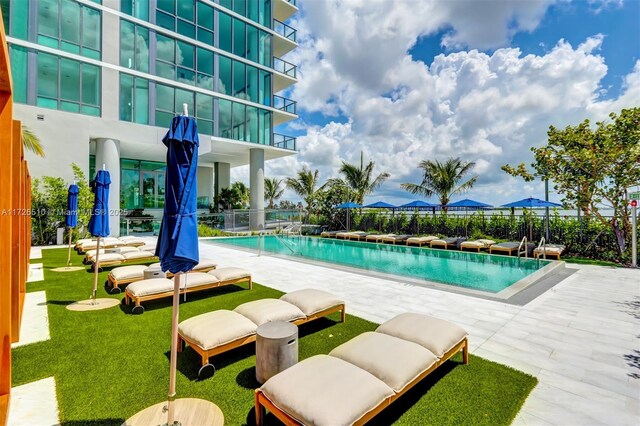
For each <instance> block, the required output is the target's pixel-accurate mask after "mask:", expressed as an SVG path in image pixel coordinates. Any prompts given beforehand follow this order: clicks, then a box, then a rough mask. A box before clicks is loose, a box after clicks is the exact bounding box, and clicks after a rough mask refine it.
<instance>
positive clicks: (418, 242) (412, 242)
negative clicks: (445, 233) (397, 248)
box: [407, 237, 433, 247]
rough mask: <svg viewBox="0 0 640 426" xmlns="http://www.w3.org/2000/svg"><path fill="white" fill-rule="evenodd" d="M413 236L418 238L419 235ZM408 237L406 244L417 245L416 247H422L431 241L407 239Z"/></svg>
mask: <svg viewBox="0 0 640 426" xmlns="http://www.w3.org/2000/svg"><path fill="white" fill-rule="evenodd" d="M415 238H420V237H415ZM409 239H410V238H409ZM409 239H407V246H418V247H422V246H424V245H428V246H430V245H431V244H430V243H431V241H433V240H431V241H409Z"/></svg>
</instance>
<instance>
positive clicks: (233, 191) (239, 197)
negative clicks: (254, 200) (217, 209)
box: [216, 182, 249, 210]
mask: <svg viewBox="0 0 640 426" xmlns="http://www.w3.org/2000/svg"><path fill="white" fill-rule="evenodd" d="M247 204H249V188H247V186H246V185H245V184H244V183H242V182H234V183H233V184H232V185H231V186H230V187H229V188H222V189H220V193H219V194H218V197H217V201H216V205H221V206H222V208H223V209H224V210H228V209H243V208H246V207H247Z"/></svg>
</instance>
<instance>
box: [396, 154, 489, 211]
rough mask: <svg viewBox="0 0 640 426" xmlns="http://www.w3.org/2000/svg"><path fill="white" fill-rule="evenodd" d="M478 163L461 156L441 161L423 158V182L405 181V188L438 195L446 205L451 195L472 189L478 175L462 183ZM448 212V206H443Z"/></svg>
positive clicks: (414, 192)
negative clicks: (461, 158) (465, 160)
mask: <svg viewBox="0 0 640 426" xmlns="http://www.w3.org/2000/svg"><path fill="white" fill-rule="evenodd" d="M475 165H476V163H474V162H473V161H468V162H464V161H462V160H460V159H459V158H449V159H448V160H447V161H446V162H444V163H441V162H440V161H438V160H435V161H431V160H423V161H421V162H420V164H419V166H418V167H419V168H421V169H422V170H423V172H424V176H423V177H422V182H421V183H419V184H415V183H403V184H402V185H401V186H402V188H403V189H405V190H407V191H409V192H410V193H412V194H421V195H424V196H426V197H431V196H432V195H434V194H435V195H437V196H438V199H439V200H440V204H441V205H443V206H445V205H447V204H449V202H450V201H451V196H452V195H456V194H460V193H462V192H466V191H468V190H470V189H471V188H472V187H473V185H474V184H475V183H476V181H477V180H478V176H474V177H472V178H471V179H469V180H467V181H466V182H464V183H460V182H461V181H462V180H463V179H464V177H465V175H466V174H467V173H469V171H470V170H471V169H472V168H473V167H474V166H475ZM442 209H443V210H444V212H445V213H446V212H447V208H446V207H443V208H442Z"/></svg>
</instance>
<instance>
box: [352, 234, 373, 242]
mask: <svg viewBox="0 0 640 426" xmlns="http://www.w3.org/2000/svg"><path fill="white" fill-rule="evenodd" d="M367 235H369V234H367V233H365V234H364V235H360V234H358V233H355V234H351V235H349V240H351V241H354V240H355V241H366V240H367Z"/></svg>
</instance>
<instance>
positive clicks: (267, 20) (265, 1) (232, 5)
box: [220, 0, 271, 27]
mask: <svg viewBox="0 0 640 426" xmlns="http://www.w3.org/2000/svg"><path fill="white" fill-rule="evenodd" d="M220 6H222V7H225V8H227V9H229V10H233V11H234V12H236V13H238V14H240V15H242V16H245V17H247V18H249V19H251V20H252V21H254V22H257V23H259V24H261V25H264V26H265V27H269V26H270V25H271V0H220Z"/></svg>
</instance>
